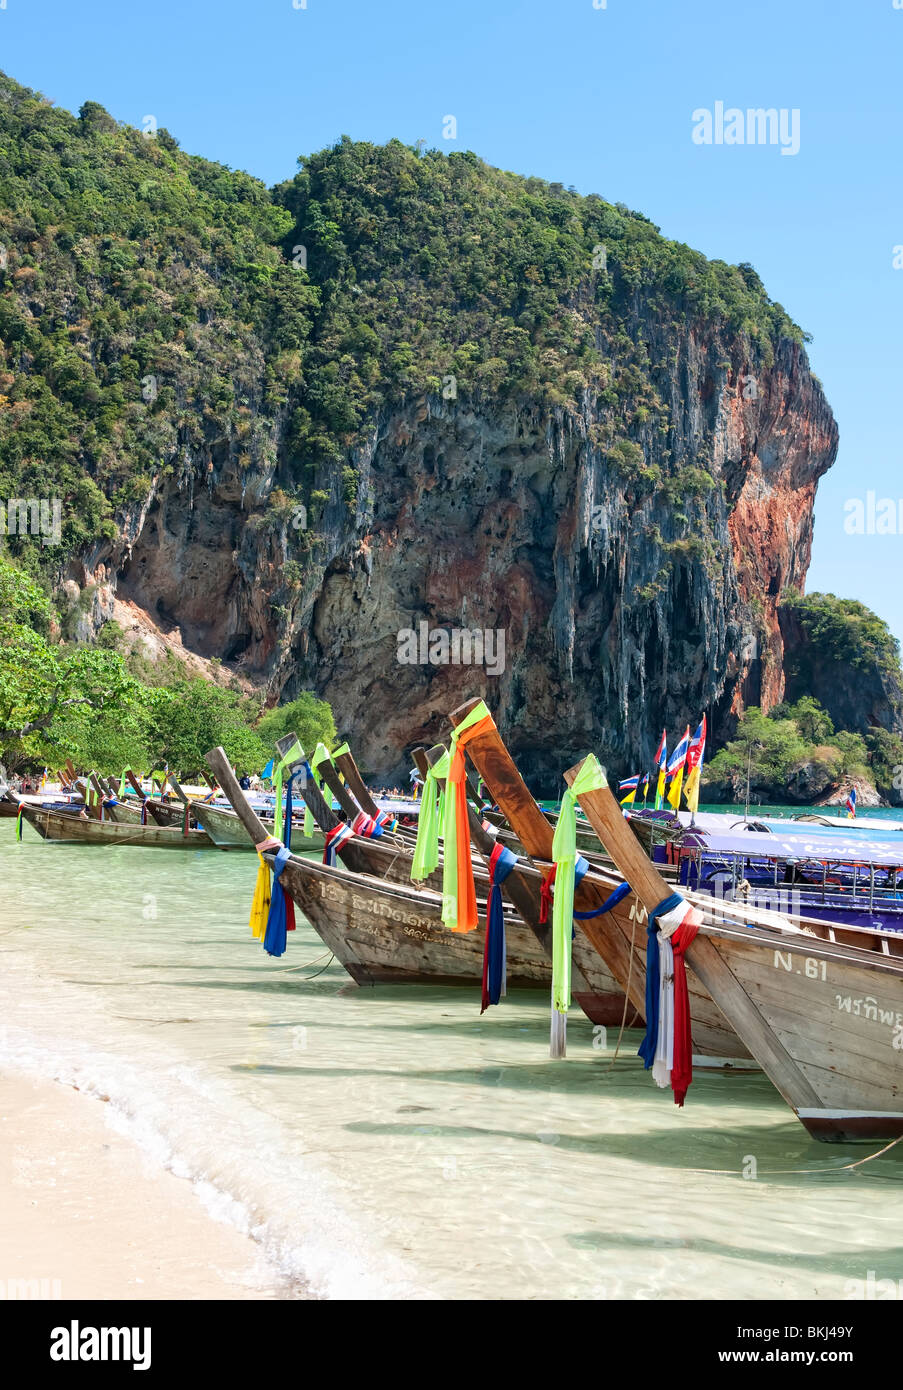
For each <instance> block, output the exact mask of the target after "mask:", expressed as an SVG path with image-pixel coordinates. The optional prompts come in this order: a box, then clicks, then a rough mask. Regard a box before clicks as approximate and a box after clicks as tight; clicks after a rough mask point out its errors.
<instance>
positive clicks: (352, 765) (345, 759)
mask: <svg viewBox="0 0 903 1390" xmlns="http://www.w3.org/2000/svg"><path fill="white" fill-rule="evenodd" d="M344 741H345V742H347V739H346V740H344ZM340 746H341V745H340ZM333 762H334V763H335V765H336V767H337V768H338V770H339V772H341V774H342V776H343V777H344V778H345V781H346V782H347V784H348V786H349V787H350V788H351V792H352V795H353V796H354V799H355V801H356V802H357V804H358V805H359V806H360V808H361V810H362V811H366V813H367V815H368V816H378V815H379V807H378V806H377V804H376V802H375V801H374V800H373V797H372V795H371V792H370V788H369V787H368V786H367V784H366V782H365V781H364V779H363V777H362V776H361V774H360V772H359V771H358V766H357V763H356V762H355V761H354V758H353V756H352V754H351V753H350V752H348V753H340V754H339V756H338V757H333Z"/></svg>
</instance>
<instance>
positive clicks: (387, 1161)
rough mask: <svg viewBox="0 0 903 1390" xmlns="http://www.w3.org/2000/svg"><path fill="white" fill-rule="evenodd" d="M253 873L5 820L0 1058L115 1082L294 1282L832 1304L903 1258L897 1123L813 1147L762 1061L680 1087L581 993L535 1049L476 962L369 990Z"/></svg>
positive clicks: (137, 1122)
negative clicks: (269, 942) (604, 1031)
mask: <svg viewBox="0 0 903 1390" xmlns="http://www.w3.org/2000/svg"><path fill="white" fill-rule="evenodd" d="M254 875H255V861H254V859H253V857H252V856H250V855H248V856H244V855H237V854H232V855H229V854H220V853H216V852H213V851H204V852H198V853H194V854H183V853H167V852H166V851H162V850H140V849H135V848H131V847H121V848H116V849H114V850H107V849H103V848H97V849H95V848H84V847H81V846H65V845H51V844H45V843H43V842H42V841H40V840H38V839H37V838H36V837H35V836H34V835H33V834H32V833H31V832H30V831H29V830H28V828H26V830H25V840H24V841H23V843H22V844H16V843H15V841H14V837H13V822H11V821H3V822H0V877H2V883H3V911H2V920H0V1066H5V1067H9V1066H16V1067H19V1068H24V1069H27V1070H30V1071H33V1072H37V1073H39V1074H41V1075H45V1076H52V1077H56V1078H58V1079H60V1080H62V1081H64V1082H67V1083H74V1084H77V1085H78V1086H79V1087H80V1088H81V1089H82V1090H84V1091H87V1092H88V1093H93V1094H96V1095H103V1096H105V1097H109V1100H110V1107H109V1110H110V1111H111V1112H112V1114H113V1115H114V1116H115V1118H116V1122H117V1124H118V1125H119V1126H121V1127H122V1128H123V1129H124V1130H125V1131H126V1132H128V1133H130V1134H131V1135H133V1136H134V1138H135V1139H136V1140H137V1141H138V1142H139V1143H140V1144H141V1145H142V1146H143V1147H144V1148H145V1149H146V1150H147V1152H148V1153H149V1154H151V1155H152V1156H153V1158H154V1159H155V1160H156V1161H157V1162H159V1163H161V1164H166V1165H167V1166H169V1167H170V1168H172V1169H173V1171H175V1172H176V1173H177V1174H179V1175H180V1176H182V1177H184V1178H185V1179H186V1181H189V1182H191V1183H193V1184H194V1187H195V1190H196V1191H197V1194H198V1197H199V1199H200V1200H202V1201H204V1202H205V1203H206V1205H207V1206H208V1207H209V1209H210V1210H211V1212H212V1213H213V1214H214V1215H215V1216H217V1217H218V1218H219V1219H222V1220H227V1221H231V1222H233V1223H234V1224H236V1225H238V1226H239V1227H240V1228H241V1229H244V1230H247V1231H249V1232H250V1233H252V1234H253V1235H254V1236H255V1238H256V1239H258V1240H259V1241H260V1243H261V1246H262V1248H263V1250H264V1251H265V1253H266V1255H267V1256H268V1258H269V1260H270V1262H271V1264H272V1265H273V1266H274V1267H275V1268H276V1269H277V1270H278V1271H279V1272H280V1274H281V1276H282V1277H283V1278H284V1279H285V1281H286V1285H287V1287H288V1286H289V1285H291V1284H298V1283H300V1284H303V1285H304V1286H305V1287H307V1288H309V1289H310V1290H311V1291H312V1292H313V1293H315V1294H316V1295H319V1296H323V1297H338V1296H352V1297H354V1296H367V1297H402V1298H404V1297H413V1296H422V1297H431V1298H456V1299H457V1298H466V1299H470V1298H481V1299H483V1298H524V1299H548V1298H560V1297H563V1298H596V1299H605V1298H614V1297H628V1298H657V1297H663V1298H683V1297H691V1298H695V1297H713V1298H733V1297H742V1298H750V1299H760V1298H779V1299H794V1298H803V1297H818V1298H825V1299H832V1298H844V1297H847V1296H849V1288H850V1287H852V1286H849V1287H848V1284H847V1281H853V1280H865V1279H866V1277H867V1274H868V1271H869V1270H872V1271H875V1275H876V1277H877V1278H893V1279H898V1278H900V1277H901V1276H903V1155H901V1154H900V1150H901V1149H903V1145H901V1146H900V1148H899V1149H897V1150H894V1151H893V1152H892V1153H891V1154H889V1155H887V1156H886V1157H883V1158H880V1159H876V1160H875V1161H873V1162H871V1163H868V1164H866V1166H865V1167H863V1168H861V1169H859V1170H856V1171H853V1172H850V1171H843V1170H842V1165H843V1164H844V1163H847V1162H850V1161H852V1160H854V1159H859V1158H862V1157H865V1156H866V1155H867V1154H869V1153H871V1152H873V1151H874V1150H877V1149H878V1148H879V1147H880V1146H879V1145H875V1146H873V1147H869V1146H865V1147H862V1146H850V1147H836V1146H825V1145H819V1144H816V1143H814V1142H812V1141H810V1140H809V1139H808V1137H807V1136H806V1134H805V1132H804V1130H803V1129H802V1128H801V1126H800V1125H799V1124H798V1123H797V1122H796V1121H795V1120H794V1119H793V1117H792V1116H791V1115H790V1113H789V1111H788V1110H787V1109H786V1107H785V1106H784V1104H783V1102H782V1101H781V1100H780V1098H779V1097H778V1095H777V1094H776V1092H775V1091H774V1090H773V1088H772V1087H771V1085H770V1084H769V1083H768V1081H767V1080H766V1079H765V1078H764V1077H762V1076H761V1074H757V1073H742V1072H738V1073H734V1074H730V1075H721V1074H718V1075H712V1074H698V1075H697V1079H696V1080H695V1081H694V1084H693V1086H692V1087H691V1090H690V1094H689V1097H688V1101H687V1105H686V1107H685V1108H684V1109H683V1110H678V1109H677V1108H676V1107H675V1106H674V1105H673V1103H672V1101H671V1098H670V1093H665V1092H661V1091H659V1090H658V1089H657V1088H656V1087H655V1085H654V1084H653V1083H652V1081H651V1080H650V1079H649V1077H648V1076H647V1075H646V1074H644V1073H643V1072H642V1070H641V1068H640V1064H639V1063H638V1061H637V1059H636V1057H635V1055H634V1054H635V1050H636V1046H637V1043H638V1041H639V1038H638V1035H637V1034H636V1033H632V1034H628V1035H625V1038H624V1040H623V1043H622V1046H621V1050H620V1053H619V1055H616V1053H615V1043H616V1038H615V1036H614V1034H613V1033H612V1032H611V1031H610V1032H609V1034H608V1037H607V1039H606V1040H604V1041H605V1042H606V1043H607V1046H605V1047H602V1046H600V1045H599V1044H600V1043H602V1042H603V1039H602V1037H601V1035H596V1036H594V1032H593V1028H592V1026H591V1025H590V1024H589V1023H588V1021H587V1020H585V1019H584V1018H583V1016H582V1015H581V1014H579V1013H577V1012H575V1013H572V1014H571V1016H570V1018H569V1046H568V1054H569V1055H568V1057H567V1059H566V1060H564V1061H560V1062H553V1061H551V1060H550V1059H549V1056H548V1005H547V1001H546V1000H545V999H544V998H543V997H542V995H541V994H540V993H536V994H529V993H519V994H515V995H513V996H511V997H509V998H508V999H507V1000H506V1001H504V1003H503V1004H502V1005H501V1006H500V1007H499V1008H496V1009H493V1010H490V1011H489V1013H488V1014H486V1015H484V1016H483V1018H481V1017H480V1014H479V989H478V986H477V985H476V984H475V985H474V987H473V989H459V990H452V989H429V988H417V989H412V988H407V987H404V986H397V987H388V986H385V987H381V988H376V989H372V988H371V989H359V988H357V987H356V986H355V985H353V984H352V983H351V981H350V980H349V978H348V977H347V976H346V975H345V973H344V971H342V970H341V968H340V967H338V966H337V965H336V964H335V962H334V961H331V960H330V957H329V954H328V952H326V951H325V949H324V947H323V946H322V943H321V942H320V941H319V938H318V937H317V936H316V935H315V934H314V932H313V931H312V930H311V929H310V927H308V926H307V925H306V924H304V923H303V922H302V923H301V924H300V925H299V930H298V931H297V932H296V933H295V935H294V938H291V937H290V938H289V947H288V951H287V952H286V955H285V956H284V957H282V958H281V959H280V960H278V961H277V960H271V959H270V958H269V957H267V956H266V955H265V953H264V952H263V950H262V948H261V947H260V945H259V943H257V942H255V941H254V940H253V939H252V938H251V936H250V934H249V932H248V930H247V913H248V908H249V905H250V897H251V892H252V888H253V880H254ZM898 1155H900V1156H898ZM709 1170H715V1171H709ZM744 1173H745V1174H746V1175H747V1176H744ZM0 1273H2V1271H0Z"/></svg>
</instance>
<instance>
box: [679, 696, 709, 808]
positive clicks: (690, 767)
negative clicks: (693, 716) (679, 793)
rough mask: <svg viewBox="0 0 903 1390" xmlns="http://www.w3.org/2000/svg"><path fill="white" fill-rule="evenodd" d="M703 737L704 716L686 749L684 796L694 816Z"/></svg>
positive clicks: (703, 742) (700, 775)
mask: <svg viewBox="0 0 903 1390" xmlns="http://www.w3.org/2000/svg"><path fill="white" fill-rule="evenodd" d="M705 736H706V723H705V715H703V716H702V722H701V723H700V725H699V727H698V728H697V730H696V732H695V734H694V735H693V737H692V738H691V739H690V746H689V747H688V749H687V763H686V767H687V784H686V786H685V787H684V796H685V797H686V800H687V805H688V807H689V808H690V810H691V811H692V812H693V814H694V815H695V814H696V812H697V811H698V810H699V783H700V781H701V780H702V755H703V753H704V752H705Z"/></svg>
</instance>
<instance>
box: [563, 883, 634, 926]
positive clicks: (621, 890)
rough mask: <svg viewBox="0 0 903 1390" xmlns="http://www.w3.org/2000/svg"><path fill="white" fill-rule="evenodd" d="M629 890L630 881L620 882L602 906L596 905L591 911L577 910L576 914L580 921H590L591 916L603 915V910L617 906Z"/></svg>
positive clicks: (609, 909) (607, 910)
mask: <svg viewBox="0 0 903 1390" xmlns="http://www.w3.org/2000/svg"><path fill="white" fill-rule="evenodd" d="M629 892H630V884H629V883H619V884H618V886H617V888H615V890H614V891H613V892H612V893H609V895H608V897H607V898H606V899H605V902H604V903H602V904H601V906H599V907H594V908H593V909H592V911H591V912H575V913H574V916H575V917H576V919H577V921H578V922H588V921H589V919H590V918H591V917H601V916H602V914H603V912H611V910H612V908H613V907H616V906H617V904H618V903H619V902H620V901H621V899H622V898H626V897H627V894H628V893H629Z"/></svg>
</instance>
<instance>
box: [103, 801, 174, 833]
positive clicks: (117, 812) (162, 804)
mask: <svg viewBox="0 0 903 1390" xmlns="http://www.w3.org/2000/svg"><path fill="white" fill-rule="evenodd" d="M152 805H153V811H151V810H150V809H148V812H147V821H146V823H147V824H148V825H163V826H176V827H177V828H178V829H179V830H181V828H182V819H183V816H184V808H183V807H182V805H181V804H180V803H179V802H177V801H154V802H153V803H152ZM113 813H114V816H115V819H116V820H119V821H122V822H124V823H127V824H129V825H140V824H141V807H140V805H139V804H138V802H137V801H136V800H134V799H131V800H128V801H117V803H116V805H115V806H114V807H113Z"/></svg>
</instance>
